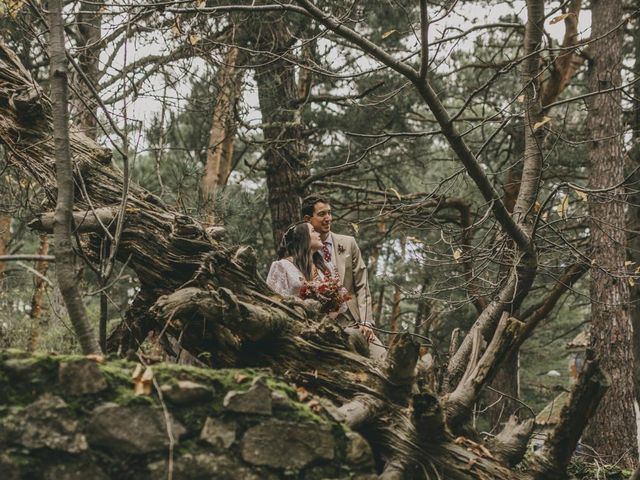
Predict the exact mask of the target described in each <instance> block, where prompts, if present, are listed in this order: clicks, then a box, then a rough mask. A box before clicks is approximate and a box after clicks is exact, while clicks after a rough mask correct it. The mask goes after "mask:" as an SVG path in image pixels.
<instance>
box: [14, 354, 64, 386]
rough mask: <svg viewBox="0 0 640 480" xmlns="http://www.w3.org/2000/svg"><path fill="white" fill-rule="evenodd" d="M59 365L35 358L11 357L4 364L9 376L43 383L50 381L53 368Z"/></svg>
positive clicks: (27, 381)
mask: <svg viewBox="0 0 640 480" xmlns="http://www.w3.org/2000/svg"><path fill="white" fill-rule="evenodd" d="M56 367H57V365H55V364H52V363H45V362H42V361H39V360H37V359H35V358H32V357H28V358H10V359H9V360H6V361H5V362H4V363H3V364H2V368H3V370H5V371H6V372H7V373H8V374H9V376H10V377H11V378H13V379H16V380H19V381H20V382H21V383H23V384H26V383H31V384H42V383H45V382H47V381H48V378H50V375H51V373H52V369H53V368H56Z"/></svg>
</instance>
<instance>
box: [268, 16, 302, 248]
mask: <svg viewBox="0 0 640 480" xmlns="http://www.w3.org/2000/svg"><path fill="white" fill-rule="evenodd" d="M266 16H268V17H269V18H268V19H266V18H265V19H263V23H262V24H261V25H262V27H261V32H260V35H261V38H260V41H259V42H258V46H257V48H259V49H260V50H261V51H264V52H268V53H265V54H263V55H261V56H260V57H259V58H258V60H257V63H258V66H257V67H256V82H257V84H258V98H259V101H260V111H261V112H262V122H263V127H262V131H263V132H264V140H265V151H264V158H265V161H266V164H267V168H266V177H267V189H268V191H269V196H268V200H269V209H270V211H271V224H272V226H273V239H274V243H275V245H276V246H277V245H278V243H279V242H280V239H281V238H282V235H283V234H284V232H285V230H286V229H287V227H288V226H289V225H290V224H291V223H293V222H295V221H297V220H299V219H300V216H301V215H300V207H301V205H302V197H303V196H304V194H305V189H304V187H303V181H304V179H305V178H306V177H307V176H308V175H309V167H308V157H309V154H308V152H307V144H306V139H305V138H304V132H303V130H304V126H303V125H302V123H301V121H300V116H299V115H297V109H298V108H299V107H298V103H299V102H298V96H297V93H298V84H297V82H296V78H295V68H294V66H293V65H292V64H291V63H290V62H289V61H287V60H285V59H283V58H281V57H282V56H284V55H285V54H286V53H287V50H288V48H289V47H290V46H291V34H290V33H289V32H288V29H287V24H286V17H284V16H280V15H279V14H276V15H274V14H268V15H266Z"/></svg>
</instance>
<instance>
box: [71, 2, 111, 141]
mask: <svg viewBox="0 0 640 480" xmlns="http://www.w3.org/2000/svg"><path fill="white" fill-rule="evenodd" d="M103 6H104V2H102V1H92V2H81V3H80V11H79V12H78V14H77V16H76V25H77V27H78V46H77V48H78V57H77V58H78V67H79V68H80V70H81V71H82V72H83V74H84V76H85V79H82V78H78V81H77V82H76V92H77V95H78V97H76V98H74V101H73V105H74V107H75V108H74V109H75V110H76V112H77V116H74V117H75V119H76V120H75V124H76V125H77V126H78V127H79V129H80V130H81V131H83V132H84V133H85V135H87V136H88V137H89V138H92V139H93V140H95V139H96V138H97V136H98V122H97V120H96V118H97V115H98V110H97V107H98V101H97V99H96V98H95V96H94V94H93V92H92V91H91V87H90V86H89V85H87V82H89V83H90V85H91V86H93V87H94V88H95V89H96V90H97V89H98V88H97V87H98V84H99V81H100V77H101V72H100V52H101V50H102V49H101V48H100V46H99V45H98V43H99V41H100V38H101V32H102V11H101V10H102V8H103Z"/></svg>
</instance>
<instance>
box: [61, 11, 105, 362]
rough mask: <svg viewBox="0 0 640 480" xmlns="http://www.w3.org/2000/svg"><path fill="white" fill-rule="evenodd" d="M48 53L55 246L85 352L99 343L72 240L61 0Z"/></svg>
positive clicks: (65, 294)
mask: <svg viewBox="0 0 640 480" xmlns="http://www.w3.org/2000/svg"><path fill="white" fill-rule="evenodd" d="M49 29H50V35H49V57H50V59H51V106H52V116H53V138H54V142H55V157H56V179H57V185H58V201H57V204H56V212H55V220H54V225H53V229H54V230H53V231H54V241H55V246H56V275H57V278H58V284H59V285H60V291H61V293H62V298H63V299H64V303H65V305H66V307H67V311H68V313H69V318H70V320H71V323H72V325H73V329H74V331H75V334H76V336H77V337H78V341H79V343H80V347H81V348H82V352H83V353H85V354H99V353H100V346H99V345H98V342H97V341H96V338H95V334H94V332H93V330H92V329H91V325H90V324H89V319H88V317H87V312H86V310H85V308H84V304H83V303H82V297H81V296H80V292H79V290H78V283H77V278H76V277H77V275H76V271H75V261H76V256H75V253H74V251H73V246H72V244H71V221H72V216H71V212H72V210H73V190H74V187H73V166H72V160H71V149H70V146H69V112H68V108H69V100H68V85H67V81H68V79H67V59H66V55H65V46H64V22H63V20H62V2H61V0H51V2H50V3H49Z"/></svg>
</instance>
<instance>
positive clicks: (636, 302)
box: [628, 21, 640, 402]
mask: <svg viewBox="0 0 640 480" xmlns="http://www.w3.org/2000/svg"><path fill="white" fill-rule="evenodd" d="M633 48H634V53H635V66H634V71H635V72H634V73H635V76H636V77H639V76H640V21H636V22H635V26H634V29H633ZM632 105H633V108H632V112H633V113H632V115H633V117H632V119H631V132H632V137H631V138H632V142H631V143H632V145H633V146H632V148H631V151H630V152H629V159H630V165H629V169H630V170H632V171H633V172H634V173H633V174H632V177H631V180H630V182H629V183H630V184H631V185H634V186H635V185H639V184H640V171H638V170H636V169H638V168H639V167H640V83H636V84H635V85H634V95H633V100H632ZM628 227H629V238H628V242H629V244H628V247H629V260H630V261H631V262H633V264H632V265H633V268H638V266H640V192H638V189H637V188H636V187H634V188H633V193H631V194H630V195H629V223H628ZM630 294H631V298H630V300H631V303H630V304H631V309H630V312H631V324H632V326H633V331H634V332H636V333H635V334H634V335H633V339H634V364H635V379H636V385H640V335H638V333H637V332H640V282H637V283H636V284H635V285H634V286H632V287H631V292H630ZM636 395H637V396H638V402H640V388H638V391H637V392H636Z"/></svg>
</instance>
